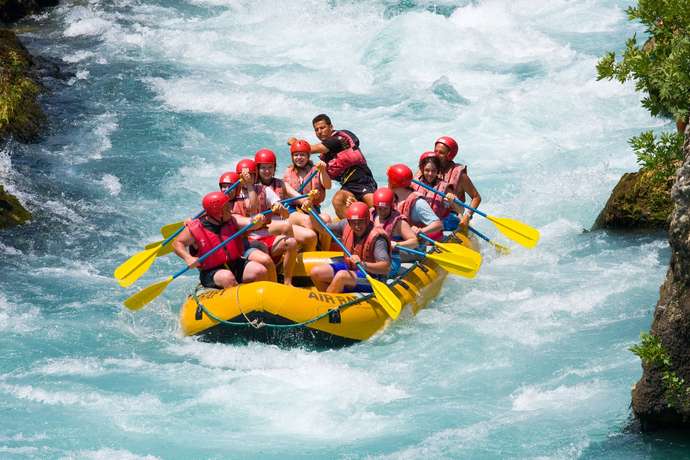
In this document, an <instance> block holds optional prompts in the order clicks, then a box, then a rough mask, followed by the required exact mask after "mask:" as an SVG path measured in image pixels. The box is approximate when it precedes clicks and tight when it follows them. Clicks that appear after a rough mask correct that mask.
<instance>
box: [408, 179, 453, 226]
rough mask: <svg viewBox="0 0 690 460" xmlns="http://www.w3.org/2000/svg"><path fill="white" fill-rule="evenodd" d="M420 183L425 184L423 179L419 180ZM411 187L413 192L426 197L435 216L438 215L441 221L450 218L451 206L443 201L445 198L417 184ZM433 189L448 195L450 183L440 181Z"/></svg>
mask: <svg viewBox="0 0 690 460" xmlns="http://www.w3.org/2000/svg"><path fill="white" fill-rule="evenodd" d="M419 181H420V182H424V180H423V179H419ZM424 183H426V182H424ZM411 187H412V190H414V191H415V192H417V193H419V194H420V195H422V196H423V197H424V199H425V200H426V201H427V203H429V206H431V209H432V210H433V211H434V214H436V215H437V216H438V218H439V219H444V218H445V217H446V216H448V214H450V205H449V204H448V202H447V201H445V200H444V199H443V197H441V195H439V194H437V193H434V192H432V191H431V190H427V189H425V188H424V187H422V186H421V185H417V184H415V183H414V182H413V183H412V185H411ZM432 187H433V188H435V189H436V190H438V191H439V192H443V193H446V191H447V190H448V183H447V182H446V181H444V180H438V181H436V184H435V185H432Z"/></svg>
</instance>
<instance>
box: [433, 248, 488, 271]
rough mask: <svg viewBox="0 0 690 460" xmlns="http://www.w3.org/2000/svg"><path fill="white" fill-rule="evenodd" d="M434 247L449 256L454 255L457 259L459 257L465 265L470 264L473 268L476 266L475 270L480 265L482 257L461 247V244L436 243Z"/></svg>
mask: <svg viewBox="0 0 690 460" xmlns="http://www.w3.org/2000/svg"><path fill="white" fill-rule="evenodd" d="M435 246H436V247H437V248H439V249H441V250H442V251H445V252H447V253H450V254H456V255H457V256H458V257H460V258H461V259H462V260H464V261H466V262H467V263H470V264H472V265H473V266H476V267H477V269H479V267H480V266H481V265H482V255H481V254H479V253H478V252H477V251H474V250H472V249H470V248H468V247H466V246H463V245H462V244H458V243H436V244H435Z"/></svg>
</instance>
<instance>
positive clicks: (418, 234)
mask: <svg viewBox="0 0 690 460" xmlns="http://www.w3.org/2000/svg"><path fill="white" fill-rule="evenodd" d="M417 236H421V237H422V239H424V240H425V241H426V242H427V243H430V244H432V245H433V246H436V240H434V239H433V238H431V237H430V236H429V235H427V234H426V233H424V232H419V233H417Z"/></svg>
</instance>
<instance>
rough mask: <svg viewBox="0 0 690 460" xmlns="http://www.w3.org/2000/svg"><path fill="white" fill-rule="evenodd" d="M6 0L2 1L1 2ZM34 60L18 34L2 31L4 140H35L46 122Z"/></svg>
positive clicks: (0, 127) (0, 134) (0, 124)
mask: <svg viewBox="0 0 690 460" xmlns="http://www.w3.org/2000/svg"><path fill="white" fill-rule="evenodd" d="M0 1H2V0H0ZM33 66H34V63H33V60H32V59H31V56H30V55H29V53H28V52H27V51H26V48H24V46H23V45H22V44H21V43H20V42H19V40H18V39H17V37H16V35H15V34H14V33H13V32H11V31H9V30H1V29H0V140H2V139H4V138H6V137H8V136H13V137H14V138H15V139H17V140H19V141H22V142H29V141H33V140H35V139H36V138H37V137H38V135H39V132H40V129H41V127H42V125H43V123H44V121H45V115H44V114H43V110H41V106H40V105H39V104H38V100H37V98H38V95H39V94H40V92H41V89H42V88H41V85H40V84H39V83H38V81H37V77H36V76H35V75H34V74H33Z"/></svg>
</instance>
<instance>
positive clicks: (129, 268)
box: [113, 245, 160, 280]
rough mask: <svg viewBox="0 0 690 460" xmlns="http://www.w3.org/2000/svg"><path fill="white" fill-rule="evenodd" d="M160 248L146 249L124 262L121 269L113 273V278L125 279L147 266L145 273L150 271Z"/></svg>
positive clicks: (118, 268)
mask: <svg viewBox="0 0 690 460" xmlns="http://www.w3.org/2000/svg"><path fill="white" fill-rule="evenodd" d="M159 248H160V245H159V246H155V247H152V248H148V249H144V250H143V251H139V252H137V253H136V254H134V255H133V256H132V257H130V258H129V259H127V260H126V261H124V262H123V263H122V264H121V265H120V266H119V267H117V268H116V269H115V271H114V272H113V276H114V277H115V278H116V279H118V280H121V279H124V278H125V277H127V276H129V275H130V274H131V273H133V272H134V271H136V270H138V269H139V268H141V267H142V266H146V268H145V269H144V271H146V270H148V268H149V267H150V266H151V264H152V263H153V261H154V260H155V258H156V253H157V252H158V249H159Z"/></svg>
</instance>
